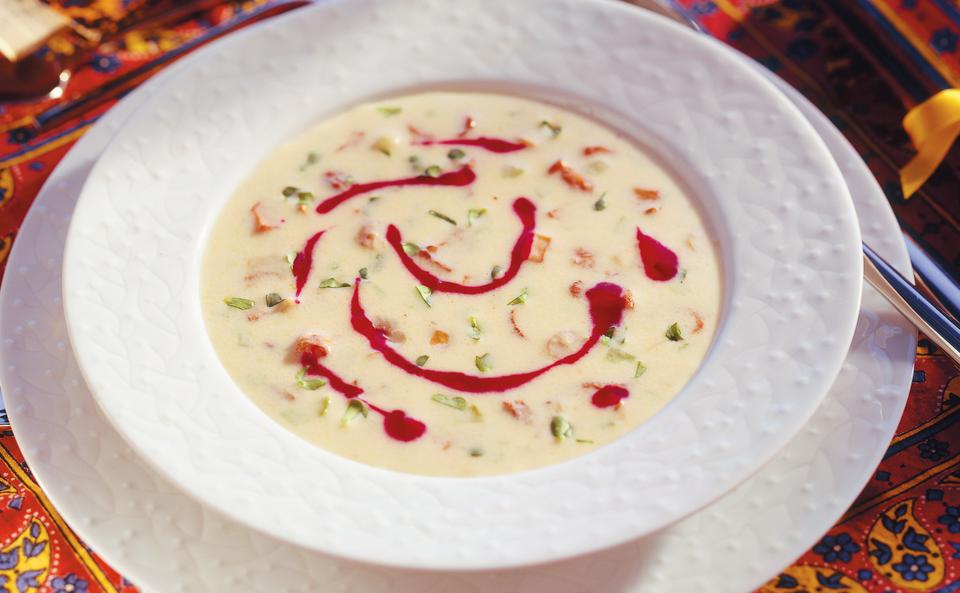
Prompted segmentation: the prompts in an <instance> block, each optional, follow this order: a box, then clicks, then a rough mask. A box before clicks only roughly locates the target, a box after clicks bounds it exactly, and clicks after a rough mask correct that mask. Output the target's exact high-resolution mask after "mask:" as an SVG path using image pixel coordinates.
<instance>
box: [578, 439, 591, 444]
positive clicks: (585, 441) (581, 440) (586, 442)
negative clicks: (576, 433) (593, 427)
mask: <svg viewBox="0 0 960 593" xmlns="http://www.w3.org/2000/svg"><path fill="white" fill-rule="evenodd" d="M576 441H577V442H578V443H583V444H586V445H592V444H593V441H591V440H590V439H576Z"/></svg>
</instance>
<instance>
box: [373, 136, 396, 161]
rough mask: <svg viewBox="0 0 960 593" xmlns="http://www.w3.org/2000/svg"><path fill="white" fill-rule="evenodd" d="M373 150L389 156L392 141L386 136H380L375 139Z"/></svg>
mask: <svg viewBox="0 0 960 593" xmlns="http://www.w3.org/2000/svg"><path fill="white" fill-rule="evenodd" d="M373 149H374V150H376V151H378V152H382V153H383V154H385V155H387V156H390V153H391V152H392V149H393V141H392V140H390V139H389V138H387V137H386V136H381V137H379V138H377V141H376V142H374V143H373Z"/></svg>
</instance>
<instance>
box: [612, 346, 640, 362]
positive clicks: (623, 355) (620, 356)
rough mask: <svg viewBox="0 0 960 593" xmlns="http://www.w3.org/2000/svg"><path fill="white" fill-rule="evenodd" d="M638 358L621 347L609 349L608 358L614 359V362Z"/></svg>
mask: <svg viewBox="0 0 960 593" xmlns="http://www.w3.org/2000/svg"><path fill="white" fill-rule="evenodd" d="M636 359H637V357H636V356H634V355H633V354H630V353H629V352H624V351H623V350H621V349H619V348H613V347H611V348H610V350H608V351H607V360H612V361H614V362H618V361H621V360H636Z"/></svg>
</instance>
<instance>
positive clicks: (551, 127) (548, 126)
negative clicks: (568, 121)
mask: <svg viewBox="0 0 960 593" xmlns="http://www.w3.org/2000/svg"><path fill="white" fill-rule="evenodd" d="M540 129H541V130H545V131H548V132H549V133H550V136H552V137H553V138H556V137H557V136H559V135H560V132H562V131H563V128H562V127H561V126H560V125H559V124H553V123H550V122H548V121H547V120H543V121H542V122H540Z"/></svg>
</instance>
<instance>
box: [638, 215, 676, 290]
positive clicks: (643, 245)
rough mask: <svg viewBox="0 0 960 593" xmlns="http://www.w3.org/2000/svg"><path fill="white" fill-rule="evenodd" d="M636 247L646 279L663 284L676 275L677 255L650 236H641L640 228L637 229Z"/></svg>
mask: <svg viewBox="0 0 960 593" xmlns="http://www.w3.org/2000/svg"><path fill="white" fill-rule="evenodd" d="M637 245H638V246H639V248H640V259H641V260H643V271H644V272H646V274H647V278H650V279H651V280H656V281H658V282H665V281H667V280H671V279H672V278H673V277H674V276H676V275H677V254H676V253H674V252H673V251H671V250H670V248H668V247H667V246H666V245H664V244H663V243H661V242H660V241H657V240H656V239H654V238H653V237H651V236H650V235H645V234H643V231H641V230H640V227H637Z"/></svg>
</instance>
